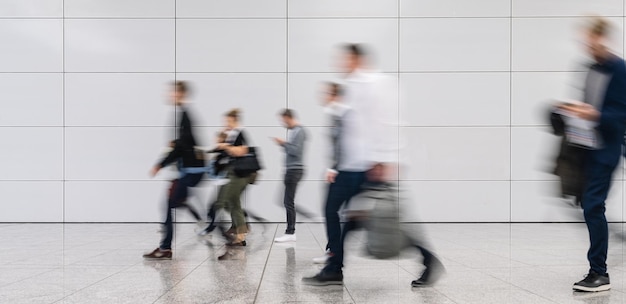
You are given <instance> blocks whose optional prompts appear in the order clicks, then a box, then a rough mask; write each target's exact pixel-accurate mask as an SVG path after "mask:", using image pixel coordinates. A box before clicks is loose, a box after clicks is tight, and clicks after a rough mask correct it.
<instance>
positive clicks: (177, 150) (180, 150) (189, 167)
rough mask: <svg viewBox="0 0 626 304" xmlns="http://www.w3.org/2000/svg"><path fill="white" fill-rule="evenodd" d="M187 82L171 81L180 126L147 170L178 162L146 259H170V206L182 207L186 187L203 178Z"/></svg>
mask: <svg viewBox="0 0 626 304" xmlns="http://www.w3.org/2000/svg"><path fill="white" fill-rule="evenodd" d="M187 93H188V85H187V84H186V83H185V82H183V81H177V82H175V83H173V84H172V102H173V103H174V105H175V106H176V107H177V108H178V110H179V111H180V113H181V114H180V125H179V128H178V138H177V139H176V140H174V142H173V143H174V144H173V148H172V150H171V151H170V153H169V154H168V155H167V156H166V157H165V158H164V159H163V160H161V161H160V162H159V163H158V164H157V165H155V166H154V168H153V169H152V171H151V172H150V173H151V175H152V176H155V175H156V174H157V173H158V172H159V171H160V170H161V169H162V168H164V167H166V166H167V165H169V164H172V163H174V162H178V161H180V164H181V165H180V168H179V171H180V174H181V176H180V178H179V179H178V180H177V181H176V182H175V183H172V188H171V189H170V194H169V196H168V199H167V206H166V219H165V224H164V228H165V232H164V235H163V239H162V240H161V244H160V245H159V247H158V248H157V249H155V250H154V251H152V252H151V253H148V254H145V255H144V256H143V257H144V258H146V259H171V258H172V238H173V237H174V223H173V218H172V212H173V209H175V208H177V207H181V206H185V201H186V200H187V196H188V193H189V187H195V186H196V185H198V183H200V181H201V180H202V176H203V175H204V171H205V168H204V167H205V165H204V156H203V155H202V153H201V152H199V151H198V150H197V149H196V146H198V144H197V141H196V139H195V137H194V135H193V123H192V120H191V117H190V115H189V110H188V109H187V107H186V97H187Z"/></svg>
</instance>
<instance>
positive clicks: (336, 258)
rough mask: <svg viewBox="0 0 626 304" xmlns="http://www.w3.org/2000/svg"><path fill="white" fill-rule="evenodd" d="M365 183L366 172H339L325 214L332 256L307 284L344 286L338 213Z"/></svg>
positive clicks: (305, 279)
mask: <svg viewBox="0 0 626 304" xmlns="http://www.w3.org/2000/svg"><path fill="white" fill-rule="evenodd" d="M364 182H365V173H364V172H339V174H338V175H337V177H336V179H335V182H334V183H332V184H331V185H330V188H329V191H328V198H327V200H326V208H325V213H326V233H327V236H328V245H329V246H328V247H330V251H331V252H332V256H330V258H329V259H328V265H326V267H324V269H322V271H321V272H320V273H319V274H317V275H315V276H313V277H309V278H303V282H304V283H305V284H309V285H319V286H324V285H337V284H343V273H342V268H343V239H342V229H341V223H340V222H339V213H338V211H339V209H340V208H341V206H342V205H343V204H344V203H345V202H346V201H348V200H350V199H351V198H352V197H353V196H355V195H356V194H358V193H359V191H360V189H361V186H362V185H363V183H364Z"/></svg>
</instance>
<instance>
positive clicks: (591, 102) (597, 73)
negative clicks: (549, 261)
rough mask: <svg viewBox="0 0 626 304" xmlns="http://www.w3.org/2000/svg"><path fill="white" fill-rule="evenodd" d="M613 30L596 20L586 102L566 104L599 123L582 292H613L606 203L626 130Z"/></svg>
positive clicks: (591, 156) (591, 160)
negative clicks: (611, 38) (586, 269)
mask: <svg viewBox="0 0 626 304" xmlns="http://www.w3.org/2000/svg"><path fill="white" fill-rule="evenodd" d="M609 31H610V25H609V22H608V21H607V20H605V19H603V18H600V17H596V18H593V20H591V24H590V25H589V27H588V28H587V30H586V32H585V35H586V36H585V42H586V45H587V51H588V52H589V55H591V57H592V58H593V59H594V61H595V63H594V64H593V65H592V66H591V67H590V69H589V72H588V73H587V80H586V84H585V89H584V99H585V100H583V102H581V103H580V104H575V105H574V104H572V105H563V106H561V108H562V110H563V111H566V112H569V113H570V115H571V116H576V117H578V118H579V119H581V120H583V121H587V122H593V123H594V124H595V133H592V134H594V136H593V137H595V138H592V140H591V141H592V142H595V143H596V144H595V146H594V147H592V148H591V149H590V151H589V153H588V157H587V160H586V167H587V168H586V172H585V178H586V183H585V184H586V185H585V190H584V192H583V197H582V207H583V210H584V216H585V222H586V223H587V228H588V230H589V240H590V243H591V244H590V246H589V251H588V252H587V259H588V260H589V265H590V269H589V273H588V274H587V276H586V277H585V279H583V280H582V281H579V282H577V283H575V284H574V287H573V288H574V290H577V291H604V290H609V289H610V288H611V284H610V280H609V274H608V273H607V265H606V259H607V252H608V246H609V232H608V224H607V221H606V216H605V211H606V207H605V201H606V198H607V196H608V193H609V190H610V188H611V179H612V177H613V172H614V171H615V168H616V167H617V164H618V163H619V159H620V156H621V155H622V149H623V143H624V132H625V131H626V89H625V88H626V65H625V64H624V60H623V59H621V58H619V57H618V56H617V55H615V54H613V53H611V51H610V50H609V48H608V47H607V44H606V43H607V39H608V37H609Z"/></svg>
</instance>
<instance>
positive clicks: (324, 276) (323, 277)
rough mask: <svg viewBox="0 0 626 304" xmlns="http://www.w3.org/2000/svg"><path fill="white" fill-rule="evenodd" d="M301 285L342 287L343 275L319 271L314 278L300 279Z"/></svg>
mask: <svg viewBox="0 0 626 304" xmlns="http://www.w3.org/2000/svg"><path fill="white" fill-rule="evenodd" d="M302 283H304V284H306V285H312V286H328V285H343V274H342V273H341V272H339V273H331V272H326V271H323V270H322V271H321V272H320V273H318V274H316V275H315V276H312V277H308V278H302Z"/></svg>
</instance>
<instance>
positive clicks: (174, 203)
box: [159, 173, 204, 250]
mask: <svg viewBox="0 0 626 304" xmlns="http://www.w3.org/2000/svg"><path fill="white" fill-rule="evenodd" d="M203 175H204V173H190V174H189V173H188V174H186V175H185V176H183V177H181V178H180V179H179V180H178V183H176V186H175V187H174V188H173V189H172V190H171V193H170V195H169V197H168V199H167V209H166V218H165V234H164V235H163V239H162V240H161V245H160V246H159V248H161V249H163V250H169V249H172V238H173V237H174V223H173V217H172V211H173V210H174V209H175V208H176V207H180V206H181V205H182V204H183V203H184V202H185V201H186V200H187V195H188V194H189V187H195V186H196V185H198V183H200V181H201V180H202V176H203Z"/></svg>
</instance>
